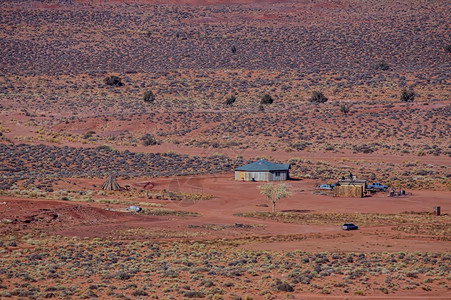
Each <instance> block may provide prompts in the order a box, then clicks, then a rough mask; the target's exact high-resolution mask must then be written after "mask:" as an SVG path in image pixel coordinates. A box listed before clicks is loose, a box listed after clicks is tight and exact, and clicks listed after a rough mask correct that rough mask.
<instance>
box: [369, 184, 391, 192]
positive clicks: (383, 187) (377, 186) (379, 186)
mask: <svg viewBox="0 0 451 300" xmlns="http://www.w3.org/2000/svg"><path fill="white" fill-rule="evenodd" d="M387 188H388V187H387V186H386V185H383V184H381V183H379V182H374V183H372V184H370V185H369V186H368V187H367V189H369V190H373V191H382V192H385V191H386V190H387Z"/></svg>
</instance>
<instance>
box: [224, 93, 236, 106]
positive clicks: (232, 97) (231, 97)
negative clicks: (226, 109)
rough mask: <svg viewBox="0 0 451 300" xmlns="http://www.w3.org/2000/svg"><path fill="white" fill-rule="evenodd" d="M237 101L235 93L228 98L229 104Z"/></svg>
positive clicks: (227, 102)
mask: <svg viewBox="0 0 451 300" xmlns="http://www.w3.org/2000/svg"><path fill="white" fill-rule="evenodd" d="M235 101H236V97H235V96H234V95H231V96H230V97H228V98H227V99H226V102H225V103H226V104H227V105H232V104H233V103H235Z"/></svg>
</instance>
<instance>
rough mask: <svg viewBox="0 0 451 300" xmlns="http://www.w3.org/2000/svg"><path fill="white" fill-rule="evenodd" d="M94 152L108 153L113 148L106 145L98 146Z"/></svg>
mask: <svg viewBox="0 0 451 300" xmlns="http://www.w3.org/2000/svg"><path fill="white" fill-rule="evenodd" d="M96 150H97V151H105V152H110V151H113V148H112V147H111V146H108V145H101V146H98V147H97V148H96Z"/></svg>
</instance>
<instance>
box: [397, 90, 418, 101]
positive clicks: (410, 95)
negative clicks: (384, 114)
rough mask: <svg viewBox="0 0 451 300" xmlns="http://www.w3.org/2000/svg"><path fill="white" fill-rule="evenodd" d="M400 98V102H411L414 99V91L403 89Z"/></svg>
mask: <svg viewBox="0 0 451 300" xmlns="http://www.w3.org/2000/svg"><path fill="white" fill-rule="evenodd" d="M400 99H401V101H402V102H413V100H414V99H415V92H414V91H412V90H403V91H402V92H401V96H400Z"/></svg>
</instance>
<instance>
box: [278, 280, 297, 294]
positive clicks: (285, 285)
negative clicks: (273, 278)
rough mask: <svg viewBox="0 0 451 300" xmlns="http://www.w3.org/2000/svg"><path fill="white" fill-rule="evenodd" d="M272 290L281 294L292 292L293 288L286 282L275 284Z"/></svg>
mask: <svg viewBox="0 0 451 300" xmlns="http://www.w3.org/2000/svg"><path fill="white" fill-rule="evenodd" d="M274 289H275V290H276V291H281V292H293V291H294V289H293V287H292V286H291V285H289V284H288V283H286V282H281V283H277V284H276V285H275V286H274Z"/></svg>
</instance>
